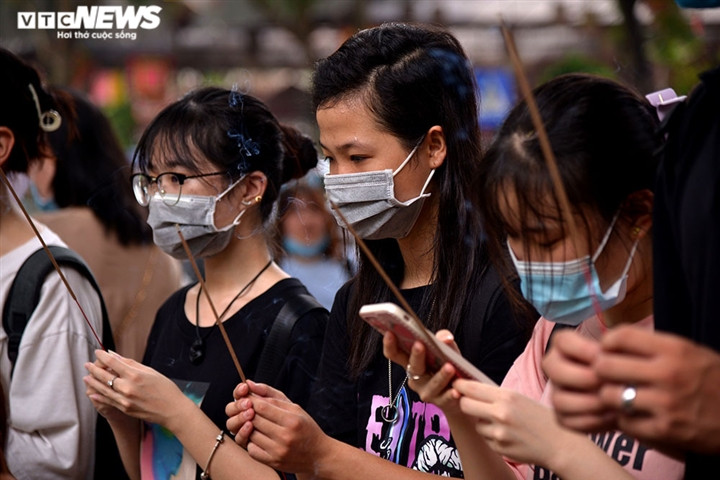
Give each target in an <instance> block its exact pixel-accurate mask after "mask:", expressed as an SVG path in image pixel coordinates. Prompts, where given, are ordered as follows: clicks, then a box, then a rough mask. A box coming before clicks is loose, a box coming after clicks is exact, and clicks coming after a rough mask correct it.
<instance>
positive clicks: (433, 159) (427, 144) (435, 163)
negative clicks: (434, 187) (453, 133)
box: [423, 125, 447, 168]
mask: <svg viewBox="0 0 720 480" xmlns="http://www.w3.org/2000/svg"><path fill="white" fill-rule="evenodd" d="M423 144H424V145H423V148H425V149H426V150H425V151H426V152H427V154H428V166H429V167H430V168H438V167H439V166H440V165H442V164H443V162H444V161H445V156H446V155H447V143H446V142H445V132H443V129H442V127H441V126H440V125H434V126H432V127H430V130H428V132H427V134H426V135H425V140H424V141H423Z"/></svg>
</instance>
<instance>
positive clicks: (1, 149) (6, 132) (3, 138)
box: [0, 127, 15, 165]
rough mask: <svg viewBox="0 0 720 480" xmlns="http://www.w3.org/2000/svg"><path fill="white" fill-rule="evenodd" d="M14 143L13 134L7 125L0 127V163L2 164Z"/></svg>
mask: <svg viewBox="0 0 720 480" xmlns="http://www.w3.org/2000/svg"><path fill="white" fill-rule="evenodd" d="M14 145H15V134H13V132H12V130H10V129H9V128H8V127H0V165H4V164H5V161H6V160H7V159H8V157H9V156H10V152H12V149H13V146H14Z"/></svg>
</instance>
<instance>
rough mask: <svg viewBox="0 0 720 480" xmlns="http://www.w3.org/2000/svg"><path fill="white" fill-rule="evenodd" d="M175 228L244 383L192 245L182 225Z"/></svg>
mask: <svg viewBox="0 0 720 480" xmlns="http://www.w3.org/2000/svg"><path fill="white" fill-rule="evenodd" d="M175 228H176V229H177V233H178V236H180V241H181V242H182V245H183V248H184V249H185V253H186V254H187V257H188V259H189V260H190V264H191V265H192V268H193V271H195V276H196V277H197V279H198V282H200V289H201V290H202V291H203V293H204V294H205V298H206V299H207V301H208V303H209V304H210V309H212V312H213V315H214V316H215V325H217V326H218V328H219V329H220V333H221V334H222V336H223V340H225V345H226V346H227V349H228V351H229V352H230V356H231V357H232V360H233V363H234V364H235V368H236V369H237V372H238V374H239V375H240V380H242V381H243V383H244V382H245V381H246V378H245V374H244V373H243V370H242V367H241V366H240V361H239V360H238V358H237V355H235V350H234V349H233V346H232V343H230V337H228V334H227V332H226V331H225V327H224V326H223V324H222V322H221V321H220V316H219V315H218V313H217V310H215V304H213V302H212V299H211V298H210V292H208V289H207V286H206V285H205V280H203V276H202V274H201V273H200V269H199V268H198V266H197V263H196V262H195V258H194V257H193V255H192V252H191V251H190V247H189V246H188V244H187V242H186V241H185V237H184V236H183V234H182V232H181V231H180V226H179V225H178V224H177V223H176V224H175Z"/></svg>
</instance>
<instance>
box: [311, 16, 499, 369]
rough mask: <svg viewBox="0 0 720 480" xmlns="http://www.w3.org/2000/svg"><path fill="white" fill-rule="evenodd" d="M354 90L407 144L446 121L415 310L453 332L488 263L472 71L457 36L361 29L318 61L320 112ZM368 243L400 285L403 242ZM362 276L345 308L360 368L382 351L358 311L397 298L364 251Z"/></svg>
mask: <svg viewBox="0 0 720 480" xmlns="http://www.w3.org/2000/svg"><path fill="white" fill-rule="evenodd" d="M350 96H357V97H358V98H361V99H362V101H364V103H365V105H366V107H367V108H368V109H369V111H370V112H372V114H373V115H374V117H375V120H376V122H377V124H378V125H379V126H380V128H381V129H382V130H384V131H387V132H389V133H391V134H392V135H394V136H396V137H397V138H398V139H399V140H400V141H401V142H402V143H403V144H404V145H405V146H406V148H407V149H408V150H410V149H412V148H413V147H414V146H415V145H416V144H417V142H418V141H419V140H421V139H422V138H423V136H424V135H425V133H426V132H427V131H428V130H429V129H430V128H431V127H433V126H435V125H439V126H441V127H442V129H443V133H444V135H445V140H446V144H447V156H446V158H445V161H444V163H443V164H442V165H441V166H440V167H438V168H437V170H436V171H435V175H434V178H433V182H434V184H435V185H436V186H437V188H436V189H435V190H434V192H436V193H433V195H434V196H435V195H436V196H437V197H436V198H437V202H438V207H439V208H438V212H439V214H438V226H437V230H436V232H435V237H434V244H433V253H434V266H433V272H432V285H431V286H430V287H429V288H430V293H429V295H427V296H425V299H424V300H423V305H422V306H421V309H420V311H418V312H417V313H418V315H419V316H421V317H424V318H425V319H429V321H426V323H427V326H428V328H430V329H431V330H437V329H439V328H448V329H450V330H455V329H456V327H457V325H458V323H459V321H460V319H462V318H464V317H466V316H467V315H468V314H469V310H470V305H471V303H472V300H473V298H474V295H473V292H474V291H476V290H477V287H478V283H479V280H480V278H481V276H482V274H481V272H483V271H484V269H485V267H486V266H487V264H488V257H487V254H486V252H485V249H484V247H483V242H482V233H481V227H480V225H481V224H480V217H479V215H478V214H477V213H476V211H475V210H473V208H472V206H471V192H472V190H473V189H474V186H473V183H472V182H473V179H474V178H475V177H476V170H477V168H478V165H479V162H480V158H481V145H480V129H479V124H478V106H477V98H476V84H475V77H474V75H473V72H472V69H471V67H470V64H469V61H468V58H467V56H466V55H465V52H464V50H463V48H462V46H461V45H460V43H459V42H458V41H457V39H456V38H455V37H453V36H452V35H451V34H450V33H448V32H446V31H444V30H442V29H439V28H436V27H432V26H423V25H410V24H401V23H388V24H383V25H380V26H378V27H374V28H370V29H367V30H362V31H360V32H358V33H356V34H355V35H353V36H352V37H351V38H350V39H348V40H347V41H346V42H345V43H344V44H343V45H342V46H341V47H340V48H339V49H338V50H337V51H336V52H335V53H333V54H332V55H330V56H329V57H327V58H326V59H323V60H321V61H319V62H318V64H317V66H316V69H315V73H314V76H313V103H314V107H315V109H316V110H317V109H322V108H327V107H332V105H333V104H334V103H336V102H339V101H342V100H343V99H345V98H347V97H350ZM366 243H367V245H368V247H369V248H370V250H371V251H372V252H373V255H374V256H376V257H377V259H378V261H379V262H380V264H381V265H382V266H383V268H384V269H385V270H386V271H387V273H388V275H389V276H390V278H391V279H392V280H393V281H394V282H396V283H399V281H400V280H401V279H402V276H403V273H404V268H405V265H404V262H403V259H402V255H401V253H400V250H399V247H398V243H397V241H396V240H394V239H387V240H374V241H366ZM458 252H463V254H462V255H458ZM356 280H357V288H356V289H355V290H356V292H357V294H356V295H353V296H352V298H351V300H350V308H349V315H348V332H349V338H351V339H352V342H351V347H350V362H351V371H352V373H353V374H354V375H355V376H357V375H359V374H360V373H361V372H362V371H363V370H364V369H365V368H366V367H367V366H368V365H369V364H370V362H371V361H372V359H373V358H374V357H375V356H376V355H378V354H379V353H378V352H380V350H381V349H380V347H379V345H380V336H379V335H377V334H376V333H375V332H373V331H372V329H371V327H369V326H368V325H367V324H366V323H365V322H363V321H361V320H359V317H358V316H357V312H358V310H359V309H360V307H361V306H362V305H364V304H366V303H375V302H381V301H388V300H389V299H390V298H389V295H390V292H389V288H388V287H387V286H386V285H385V283H384V282H383V280H382V278H381V276H380V275H379V273H378V272H376V271H375V269H374V268H373V267H372V265H371V264H370V262H369V261H368V259H367V258H366V256H365V254H364V253H363V252H362V251H359V270H358V274H357V279H356ZM433 299H434V300H435V301H434V302H433Z"/></svg>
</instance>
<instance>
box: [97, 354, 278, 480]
mask: <svg viewBox="0 0 720 480" xmlns="http://www.w3.org/2000/svg"><path fill="white" fill-rule="evenodd" d="M96 355H97V359H98V362H97V363H98V365H102V367H100V366H98V365H94V364H88V370H89V371H90V375H91V378H89V379H88V381H87V383H88V386H89V387H91V388H93V389H94V390H95V391H96V392H98V394H97V395H98V396H97V398H95V399H94V402H98V403H102V404H104V405H106V406H110V407H114V408H116V409H117V410H119V411H120V412H123V413H124V414H126V415H129V416H131V417H134V418H137V419H139V420H143V421H146V422H149V423H155V424H157V425H160V426H162V427H164V428H166V429H168V430H169V431H171V432H172V433H173V434H174V435H175V436H176V437H177V439H178V440H179V441H180V443H182V445H183V447H184V448H185V450H186V451H187V452H188V453H189V454H190V455H191V456H192V457H193V459H194V460H195V461H196V462H197V464H198V465H200V468H202V469H203V470H204V471H205V470H208V465H207V463H208V459H209V457H210V454H211V452H212V450H213V448H214V446H215V444H216V442H217V440H216V439H217V437H218V434H219V433H220V430H219V429H218V428H217V426H216V425H215V424H214V423H213V421H212V420H210V419H209V418H208V417H207V416H206V415H205V414H204V413H203V412H202V410H200V408H198V406H197V405H196V404H195V403H194V402H193V401H192V400H191V399H190V398H188V397H187V396H185V395H184V394H183V393H182V391H180V389H179V388H178V387H177V386H176V385H175V383H174V382H172V380H170V379H169V378H167V377H165V376H163V375H161V374H160V373H158V372H157V371H155V370H153V369H152V368H149V367H147V366H145V365H142V364H140V363H138V362H136V361H134V360H131V359H127V358H124V357H121V356H120V355H118V354H116V353H107V352H104V351H102V350H97V351H96ZM108 370H110V371H112V372H115V374H112V373H111V372H110V371H108ZM115 375H117V378H115V380H114V381H113V387H112V388H110V386H109V385H108V381H109V380H110V379H112V378H113V376H115ZM114 428H115V427H114ZM118 428H121V429H122V430H123V431H122V434H123V437H125V436H127V437H128V438H129V436H130V435H131V430H130V427H129V426H127V427H120V426H119V425H118ZM126 428H127V430H126ZM128 444H129V441H128ZM128 459H129V460H132V459H131V458H130V457H128ZM138 463H139V462H138ZM209 470H210V471H211V472H212V478H213V479H215V480H221V479H224V478H227V479H234V478H237V474H238V472H239V471H242V472H243V475H244V476H246V477H247V478H253V479H273V480H276V479H277V478H278V474H277V473H276V472H275V471H274V470H272V469H271V468H269V467H267V466H265V465H263V464H261V463H258V462H256V461H254V460H253V459H252V458H250V456H249V455H248V453H247V452H246V451H245V450H243V449H242V448H240V447H239V446H238V445H237V444H235V443H234V442H233V441H232V439H229V438H226V437H223V441H222V443H220V444H219V445H218V447H217V450H216V451H215V454H214V455H213V457H212V462H211V465H210V469H209Z"/></svg>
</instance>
